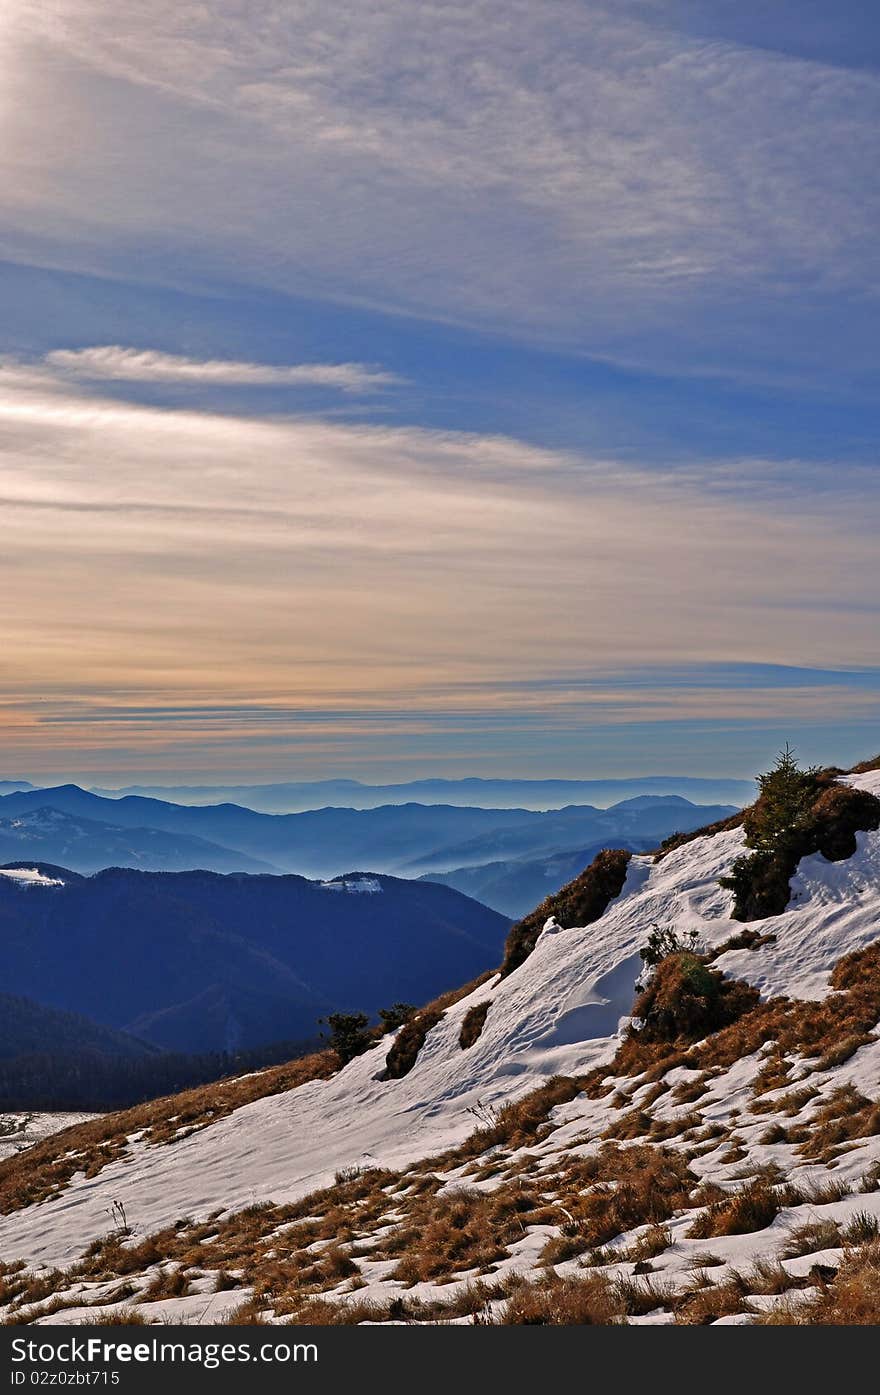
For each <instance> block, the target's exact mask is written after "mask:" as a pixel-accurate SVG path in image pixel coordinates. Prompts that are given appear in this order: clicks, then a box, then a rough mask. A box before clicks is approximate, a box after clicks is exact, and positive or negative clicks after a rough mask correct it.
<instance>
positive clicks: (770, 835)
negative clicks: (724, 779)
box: [745, 742, 816, 853]
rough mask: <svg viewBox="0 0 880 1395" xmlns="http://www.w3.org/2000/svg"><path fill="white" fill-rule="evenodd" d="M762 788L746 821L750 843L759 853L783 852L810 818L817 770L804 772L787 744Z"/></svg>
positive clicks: (762, 781) (760, 783) (761, 782)
mask: <svg viewBox="0 0 880 1395" xmlns="http://www.w3.org/2000/svg"><path fill="white" fill-rule="evenodd" d="M758 788H759V790H760V796H759V798H758V801H757V803H756V804H755V805H754V806H753V807H752V808H751V809H749V810H748V812H747V814H746V818H745V831H746V843H747V845H748V846H749V847H750V848H755V849H756V851H758V852H767V853H775V852H779V851H782V850H783V849H784V848H785V846H786V844H787V843H789V842H790V841H791V839H792V838H793V837H794V836H795V835H796V834H797V833H798V831H799V830H800V829H801V828H802V827H803V825H804V824H805V822H806V820H807V818H808V817H809V814H810V810H811V808H812V804H813V800H814V799H815V796H816V767H815V766H811V767H810V768H809V769H808V770H802V769H801V768H800V766H799V765H798V763H797V760H796V759H795V752H794V751H793V750H792V748H791V746H789V744H788V742H786V744H785V748H784V750H782V751H780V753H779V755H778V756H777V758H776V763H775V764H774V766H773V768H772V770H768V771H767V772H766V773H765V774H764V775H759V776H758Z"/></svg>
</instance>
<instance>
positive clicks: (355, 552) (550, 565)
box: [0, 364, 880, 771]
mask: <svg viewBox="0 0 880 1395" xmlns="http://www.w3.org/2000/svg"><path fill="white" fill-rule="evenodd" d="M0 432H2V439H3V446H4V454H3V474H2V490H0V495H2V498H0V515H2V527H3V548H2V552H0V623H2V631H3V641H4V677H3V681H2V685H0V708H2V713H0V722H2V726H3V732H4V740H5V743H6V745H7V747H8V748H9V749H10V750H14V751H15V752H16V753H17V765H18V766H19V767H21V768H24V767H25V766H27V767H28V768H29V769H31V770H36V771H39V770H47V769H54V770H57V769H59V768H60V767H62V766H63V765H65V766H66V767H67V768H68V769H70V768H74V767H76V766H78V767H79V768H80V769H81V768H83V760H82V758H81V756H82V752H83V751H92V752H93V753H95V756H94V759H95V760H97V759H98V755H97V753H98V752H99V751H100V752H101V753H102V754H101V756H100V759H101V760H102V761H103V762H105V768H106V763H109V762H112V761H113V760H114V759H117V757H118V756H119V753H120V752H121V751H123V750H127V749H128V747H129V745H130V744H131V741H132V736H131V733H132V731H134V730H135V729H136V730H137V733H138V756H137V760H138V761H142V762H145V763H146V764H147V765H149V764H150V763H151V762H154V761H155V760H156V759H157V758H158V754H159V753H164V754H163V755H162V758H163V759H167V760H168V761H169V762H170V763H171V764H173V763H174V762H175V761H176V762H177V763H178V765H180V766H181V768H183V766H182V763H184V762H185V763H187V765H188V767H191V768H197V766H198V765H199V764H200V763H202V762H210V760H215V761H222V760H223V759H225V758H226V757H225V755H224V754H223V752H224V749H225V748H224V746H223V742H224V740H225V741H226V742H227V745H229V743H232V745H235V749H236V751H237V752H238V754H237V755H236V756H235V760H236V761H238V760H239V759H240V761H241V765H240V768H242V769H244V768H246V761H247V752H248V751H249V752H250V759H251V768H252V769H257V768H267V767H268V766H271V764H272V763H273V762H277V761H278V760H280V759H282V758H287V757H288V756H289V755H290V753H291V752H293V751H296V752H298V753H299V755H298V759H301V760H302V761H305V762H307V763H308V764H309V768H310V769H312V770H315V769H320V768H321V762H322V761H324V762H325V763H326V761H327V760H328V759H329V758H330V753H333V752H335V753H336V754H335V759H336V760H337V766H338V762H339V761H340V760H342V761H348V760H349V759H350V760H351V761H354V760H355V757H356V756H357V752H358V748H359V745H360V743H361V742H362V741H363V740H364V739H365V735H366V733H367V732H368V731H369V732H378V733H380V734H381V737H382V741H383V742H385V744H386V748H387V749H389V750H390V749H391V748H392V747H393V745H394V741H395V740H397V742H398V747H397V749H398V754H399V752H400V751H401V750H406V749H408V750H410V751H411V752H412V751H416V750H419V749H423V750H427V749H428V746H430V743H431V742H432V741H440V740H441V736H442V734H443V733H446V734H447V735H448V734H449V733H454V739H455V743H456V745H455V749H456V751H457V753H458V755H459V758H460V759H462V760H467V758H468V752H473V757H472V759H473V760H474V761H478V762H480V763H482V761H483V757H482V756H480V751H481V750H482V751H484V752H488V751H489V749H490V747H491V748H494V749H496V750H497V751H498V753H499V754H498V760H499V762H502V761H503V760H504V759H508V760H509V758H510V757H511V752H515V751H516V750H517V749H518V747H519V746H521V745H522V743H523V741H524V740H525V739H526V737H528V741H529V746H530V749H531V750H532V751H533V758H534V759H535V760H537V759H538V756H539V755H540V752H541V750H546V749H547V748H546V746H542V742H546V741H549V740H550V738H551V737H554V736H555V737H558V739H559V740H560V741H563V740H564V741H565V742H566V743H571V741H577V740H578V739H579V738H578V736H577V732H578V731H579V729H580V727H581V726H583V725H587V726H589V725H591V724H592V725H594V726H596V727H597V728H601V729H603V730H605V731H606V732H607V731H611V730H612V729H615V728H623V727H624V726H625V725H626V724H632V723H635V722H641V723H646V722H661V721H664V722H667V723H675V722H682V721H685V720H686V721H689V722H691V723H694V722H696V723H699V722H701V721H705V720H707V719H710V718H711V719H712V720H714V721H715V722H726V723H729V724H733V725H736V724H737V723H742V722H748V721H751V722H755V721H759V720H760V721H764V722H771V721H775V722H782V721H783V720H784V718H785V714H786V713H787V714H789V716H791V715H792V714H799V719H800V720H802V721H808V720H810V721H813V720H815V721H819V720H831V719H832V717H833V719H834V720H835V721H838V722H839V721H841V720H844V718H846V720H850V721H855V720H865V721H867V720H869V719H870V718H871V717H872V715H873V716H876V711H877V691H876V686H875V685H874V684H873V683H869V682H867V681H866V680H865V678H864V675H863V673H862V672H851V670H853V669H854V668H856V667H859V666H860V669H861V670H866V669H868V668H870V667H871V666H876V665H877V664H878V663H880V652H878V644H877V634H878V629H877V614H876V605H875V604H866V599H865V598H866V597H869V598H870V597H876V596H877V595H878V594H880V585H878V582H880V576H878V570H877V567H878V560H877V549H876V533H877V528H878V524H880V517H878V512H880V500H878V499H877V498H876V496H875V497H874V498H873V499H870V498H869V499H866V498H865V497H864V496H863V495H860V494H858V493H857V492H853V491H849V490H847V489H846V488H842V489H841V491H840V493H839V494H838V495H836V496H835V497H834V498H833V499H828V498H823V497H821V496H814V495H811V494H807V493H804V492H803V491H802V490H801V489H800V488H799V472H798V470H797V468H796V467H795V466H794V465H793V464H792V463H791V462H788V463H787V464H786V466H785V467H784V468H783V469H780V470H779V471H778V472H777V474H776V475H775V477H774V468H773V465H772V462H767V461H742V462H740V463H739V465H738V467H737V474H738V479H739V483H740V488H739V490H738V492H737V493H736V494H732V493H731V491H730V490H728V489H726V488H724V487H721V488H719V487H718V481H717V477H716V476H717V470H716V467H715V466H714V464H713V462H711V461H707V462H706V464H705V468H704V469H703V470H698V469H697V468H696V467H694V466H691V467H689V468H688V470H687V471H686V472H682V473H681V474H678V475H677V474H675V473H670V472H669V471H656V470H654V469H651V468H650V462H647V461H646V462H643V463H638V464H637V463H634V462H632V461H630V462H627V463H623V462H620V461H616V460H608V459H605V460H600V459H594V458H590V457H587V456H581V455H578V454H576V453H574V452H570V451H569V452H564V451H551V450H541V449H538V448H536V447H534V446H531V445H529V444H527V443H525V442H522V441H518V440H515V439H512V438H505V437H500V436H494V437H486V436H477V435H472V434H467V433H457V432H439V431H429V430H423V429H418V428H415V427H386V426H363V425H361V426H356V425H352V424H343V423H339V422H336V421H330V420H321V419H317V418H314V417H312V418H306V417H293V418H290V417H286V418H284V419H277V418H267V417H259V416H244V415H240V414H239V415H232V414H226V415H222V416H219V415H213V414H211V413H209V412H204V411H194V410H180V409H170V408H167V407H155V406H149V407H148V406H143V405H138V404H132V403H127V402H124V401H119V400H111V399H109V398H106V397H102V396H101V395H100V393H99V392H97V391H96V390H95V389H89V388H88V387H87V386H84V385H83V384H82V383H77V384H76V385H74V386H71V385H70V384H69V382H68V379H67V375H65V374H64V373H62V372H61V371H60V370H59V369H53V368H52V367H51V366H50V365H44V367H43V368H42V369H41V370H40V371H39V372H37V373H35V372H34V371H33V370H31V369H28V368H22V369H17V368H16V367H15V366H14V365H12V364H7V365H6V367H5V369H4V370H3V371H2V372H0ZM840 474H841V479H842V481H843V482H844V483H845V481H846V476H847V472H846V471H845V470H840ZM48 558H51V565H47V559H48ZM842 559H845V563H846V564H845V565H842ZM807 655H808V656H809V659H810V662H811V664H812V665H813V667H814V668H815V669H817V670H818V669H834V670H837V671H838V672H839V677H838V678H837V679H836V680H835V682H834V683H833V684H832V683H830V682H829V681H828V679H827V677H826V676H824V675H822V674H819V675H818V676H817V677H814V676H812V675H811V673H810V672H808V671H804V672H801V673H795V674H788V675H787V678H786V681H785V683H784V684H783V683H782V682H781V681H780V680H779V679H778V677H776V676H774V674H776V673H777V670H776V669H774V672H773V673H772V674H771V673H768V672H765V671H764V670H763V669H760V668H752V669H751V670H750V671H749V677H748V681H746V680H745V679H744V677H743V673H744V672H745V671H744V670H742V669H741V668H734V669H732V670H731V671H730V678H729V681H726V680H725V678H724V675H723V674H721V675H720V676H719V671H718V670H717V669H715V670H710V671H709V672H708V674H707V675H706V676H705V678H704V679H703V681H701V679H700V671H701V670H704V669H705V667H706V665H711V664H713V663H715V664H717V663H727V664H730V663H732V662H733V663H735V664H737V663H741V662H742V661H743V660H749V661H750V662H751V663H752V664H765V665H766V664H769V665H778V664H780V663H788V664H791V665H797V664H799V663H802V662H803V658H804V656H807ZM658 666H660V671H659V672H658V673H657V674H656V680H657V681H656V682H655V683H654V684H653V686H652V684H651V678H650V672H651V670H652V669H657V667H658ZM633 670H637V673H636V677H635V678H633V677H632V676H631V675H632V673H633ZM628 674H629V675H630V676H629V677H628V676H627V675H628ZM639 675H641V676H642V679H643V681H641V682H640V680H639ZM119 693H122V694H124V696H123V697H121V698H120V699H118V700H117V699H114V697H113V695H114V694H119ZM163 712H164V713H165V714H166V715H165V716H163V715H162V713H163ZM200 712H201V713H203V720H200V718H199V713H200ZM145 714H146V715H145ZM126 733H127V734H126ZM444 739H445V738H444ZM450 739H451V737H450ZM369 740H370V749H371V750H373V751H374V752H375V751H376V750H377V749H378V748H377V747H376V746H375V741H374V737H373V736H372V735H371V736H370V738H369ZM235 743H237V745H236V744H235ZM231 749H232V747H231V746H230V747H229V750H230V752H231ZM75 752H80V756H79V757H77V756H75V754H74V753H75ZM285 753H286V754H285ZM505 753H506V754H505ZM487 758H488V757H487ZM229 759H230V760H232V759H233V757H232V755H231V754H229ZM377 759H378V756H377ZM261 762H264V763H265V765H261ZM230 768H231V766H230ZM496 768H497V767H496Z"/></svg>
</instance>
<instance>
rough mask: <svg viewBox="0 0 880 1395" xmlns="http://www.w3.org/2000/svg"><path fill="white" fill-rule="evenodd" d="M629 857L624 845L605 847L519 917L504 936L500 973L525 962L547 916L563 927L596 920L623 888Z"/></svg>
mask: <svg viewBox="0 0 880 1395" xmlns="http://www.w3.org/2000/svg"><path fill="white" fill-rule="evenodd" d="M631 857H632V853H631V852H628V851H627V850H626V849H624V848H604V849H603V850H602V852H600V853H598V854H597V856H596V857H594V858H593V861H592V862H591V863H590V865H589V867H587V868H586V870H585V871H583V872H581V874H580V876H578V877H575V879H574V881H571V882H569V883H568V885H567V886H564V887H563V888H562V890H561V891H557V892H555V893H554V895H553V896H548V897H547V898H546V900H544V901H542V902H541V904H540V906H538V907H537V909H536V910H534V911H532V912H531V913H530V914H529V915H527V916H526V917H525V918H524V919H523V920H520V921H518V922H517V924H516V925H514V926H513V929H512V930H511V931H510V934H509V935H508V937H507V947H506V949H505V954H504V963H503V964H502V966H501V972H502V974H511V973H513V971H514V969H518V968H519V966H520V964H523V963H525V961H526V959H528V957H529V955H530V954H531V952H532V950H533V949H534V948H535V945H536V943H537V940H538V936H539V935H540V933H541V931H542V929H543V928H544V924H545V922H546V921H547V920H548V919H549V918H550V916H555V917H556V919H557V921H558V922H559V924H560V925H561V926H563V927H568V926H571V925H592V923H593V921H594V920H598V919H599V917H600V916H601V915H603V914H604V912H605V911H606V910H607V908H608V905H609V903H610V902H611V901H613V900H614V898H615V897H616V896H619V895H620V893H621V891H622V890H623V884H624V882H625V880H626V869H627V867H628V865H629V861H630V858H631Z"/></svg>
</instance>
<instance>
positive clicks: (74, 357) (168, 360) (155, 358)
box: [45, 344, 402, 393]
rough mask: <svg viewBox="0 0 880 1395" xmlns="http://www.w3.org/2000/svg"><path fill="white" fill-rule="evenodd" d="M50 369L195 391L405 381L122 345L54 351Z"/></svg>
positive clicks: (332, 366)
mask: <svg viewBox="0 0 880 1395" xmlns="http://www.w3.org/2000/svg"><path fill="white" fill-rule="evenodd" d="M45 361H46V363H47V364H49V365H50V367H52V368H57V369H60V370H61V371H62V372H63V373H70V374H71V375H72V376H73V377H75V378H85V379H93V380H95V379H112V380H116V381H121V382H128V383H176V384H183V385H186V384H190V385H192V386H197V387H214V386H220V385H222V384H226V385H228V386H240V387H326V388H338V389H339V390H340V391H341V392H351V393H365V392H373V391H375V390H376V389H378V388H385V387H389V386H391V385H392V384H396V383H400V382H401V381H402V380H401V379H400V378H399V377H398V376H397V375H396V374H394V373H387V372H385V371H384V370H382V369H380V368H374V367H371V366H370V365H368V364H365V363H297V364H271V363H241V362H238V361H236V360H234V359H217V358H215V359H194V358H185V357H184V356H183V355H181V354H166V353H161V352H160V351H159V350H158V349H130V348H124V347H123V346H122V345H121V344H105V345H98V346H95V347H93V348H87V349H53V350H52V352H51V353H49V354H47V355H46V359H45Z"/></svg>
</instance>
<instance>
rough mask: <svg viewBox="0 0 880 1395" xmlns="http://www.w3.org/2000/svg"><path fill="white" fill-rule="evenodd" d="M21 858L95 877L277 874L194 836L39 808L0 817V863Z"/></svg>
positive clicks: (244, 855) (266, 864)
mask: <svg viewBox="0 0 880 1395" xmlns="http://www.w3.org/2000/svg"><path fill="white" fill-rule="evenodd" d="M37 793H38V794H39V793H40V791H37ZM35 802H37V803H39V801H35ZM23 856H27V857H33V858H34V859H35V861H37V862H53V863H57V864H59V865H61V866H66V867H73V868H75V870H76V871H78V872H97V871H100V870H101V868H103V867H141V868H143V869H145V870H148V871H156V872H183V871H187V870H189V869H190V868H192V867H207V868H210V869H211V870H212V871H215V872H275V871H277V870H278V869H277V868H276V867H273V866H272V864H271V863H269V862H264V861H262V860H261V859H259V858H255V857H250V856H249V855H248V854H247V853H241V852H237V851H236V850H235V849H229V848H223V847H220V846H219V844H216V843H212V842H209V841H208V840H207V839H205V838H198V837H195V836H193V835H192V834H185V833H166V832H164V831H163V830H161V829H156V828H131V829H129V828H117V827H114V826H113V825H112V824H109V823H105V822H104V821H103V820H98V819H86V818H82V817H78V816H76V815H73V814H68V813H65V812H64V810H62V809H54V808H52V807H51V805H40V806H39V807H37V808H35V809H33V810H29V811H27V812H25V813H22V814H19V815H18V816H17V817H16V816H12V817H9V818H2V817H0V862H12V861H16V860H19V859H21V858H22V857H23Z"/></svg>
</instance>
